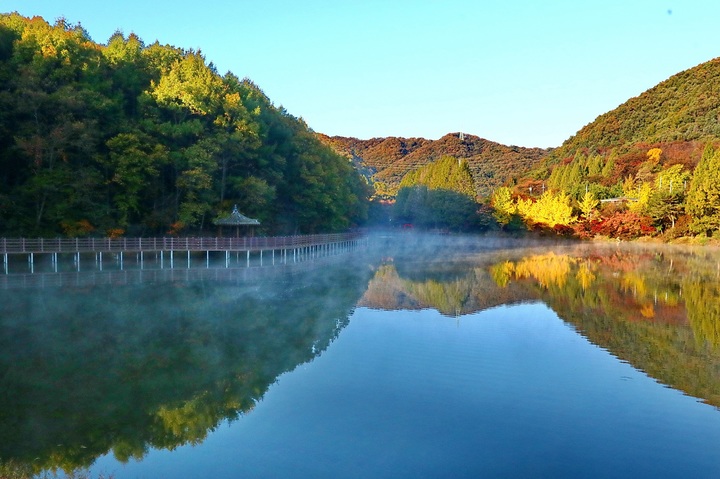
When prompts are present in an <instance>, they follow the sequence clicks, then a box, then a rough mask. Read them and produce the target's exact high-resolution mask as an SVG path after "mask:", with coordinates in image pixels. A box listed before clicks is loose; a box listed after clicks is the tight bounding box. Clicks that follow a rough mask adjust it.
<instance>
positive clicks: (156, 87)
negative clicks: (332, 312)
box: [0, 14, 369, 236]
mask: <svg viewBox="0 0 720 479" xmlns="http://www.w3.org/2000/svg"><path fill="white" fill-rule="evenodd" d="M368 196H369V188H368V186H367V184H366V183H365V181H364V180H363V179H362V178H361V176H360V175H358V174H357V172H356V170H355V169H354V168H353V167H352V164H351V163H350V162H349V161H348V160H347V159H346V158H345V157H343V156H341V155H338V154H337V153H335V152H334V151H333V150H332V149H331V148H329V147H327V146H325V145H323V144H322V143H321V142H320V141H319V140H318V139H317V137H316V136H315V134H314V133H313V132H312V131H311V130H310V129H309V128H308V126H307V125H306V124H305V123H304V122H303V121H302V120H301V119H298V118H296V117H294V116H292V115H290V114H289V113H288V112H286V111H285V110H284V109H283V108H281V107H276V106H275V105H274V104H273V103H272V102H271V100H270V99H269V98H268V97H267V96H266V95H265V94H264V93H263V92H262V90H261V89H260V88H259V87H258V86H256V85H255V84H254V83H253V82H252V81H250V80H247V79H245V80H241V79H239V78H238V77H237V76H235V75H234V74H232V73H229V72H228V73H226V74H224V75H221V74H219V73H218V72H217V71H216V69H215V67H214V66H213V64H212V63H208V62H207V61H206V59H205V58H204V57H203V55H202V53H201V52H200V51H192V50H183V49H179V48H176V47H173V46H170V45H161V44H160V43H158V42H155V43H153V44H151V45H146V44H144V43H143V41H142V40H141V39H140V38H138V37H137V36H135V35H133V34H130V35H127V36H126V35H123V34H122V33H120V32H117V33H116V34H114V35H113V36H112V37H111V38H110V39H109V40H108V41H107V43H105V44H100V43H96V42H95V41H93V40H92V39H91V38H90V37H89V35H88V33H87V32H86V31H84V30H83V29H82V28H81V27H80V26H79V25H78V26H75V25H69V24H67V23H66V22H64V21H63V20H59V21H58V22H57V23H55V24H54V25H50V24H48V23H47V22H46V21H45V20H43V19H42V18H39V17H36V18H32V19H28V18H24V17H22V16H20V15H17V14H6V15H0V235H3V236H13V235H61V234H63V235H69V236H81V235H99V236H104V235H108V234H109V235H120V234H126V235H151V234H152V235H156V234H168V233H169V234H202V233H203V232H212V233H213V234H214V233H216V232H217V230H216V229H215V227H214V226H213V225H212V220H213V219H215V218H217V217H219V216H224V215H227V214H228V213H229V212H230V211H231V209H232V207H233V205H234V204H237V205H238V208H239V209H240V211H241V212H243V213H244V214H246V215H248V216H251V217H254V218H258V219H259V220H260V222H261V227H260V232H261V233H262V232H266V233H299V232H324V231H336V230H342V229H345V228H347V227H349V226H351V225H353V224H357V223H358V222H360V221H362V220H363V218H364V217H365V215H366V214H367V197H368Z"/></svg>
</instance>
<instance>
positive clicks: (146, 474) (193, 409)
mask: <svg viewBox="0 0 720 479" xmlns="http://www.w3.org/2000/svg"><path fill="white" fill-rule="evenodd" d="M371 245H374V246H371V247H369V248H367V249H361V250H357V251H352V252H349V253H344V254H341V255H338V256H335V257H328V258H321V259H318V260H317V261H309V262H306V263H303V264H300V265H279V266H265V267H263V268H259V267H258V268H237V269H231V270H229V271H224V273H223V274H222V275H218V276H214V277H211V276H207V275H197V276H195V275H190V276H188V279H187V280H180V279H177V278H176V277H171V278H168V279H167V280H161V278H162V277H161V276H156V275H149V276H148V277H149V278H151V280H150V281H148V282H141V281H140V282H125V283H123V282H120V281H118V282H116V284H107V282H103V281H100V282H99V284H91V283H90V282H79V283H78V284H79V285H78V286H77V287H70V286H63V287H46V288H37V287H33V288H29V287H26V288H23V287H14V288H8V289H5V290H0V300H1V301H2V302H1V303H0V304H1V306H0V477H3V475H5V476H8V477H28V476H30V475H32V474H39V475H40V476H46V477H47V476H50V477H52V476H54V475H56V474H57V475H60V476H62V475H64V474H63V471H67V472H70V473H71V474H75V475H76V476H78V475H79V476H82V475H83V474H88V475H89V476H90V477H99V476H103V477H109V476H110V477H114V478H117V479H121V478H141V477H142V478H151V477H173V478H195V477H213V478H235V477H259V478H264V477H266V478H275V477H290V478H295V477H298V478H306V477H312V478H325V477H327V478H337V477H343V478H377V477H392V478H402V477H408V478H410V477H412V478H416V477H453V478H457V477H468V478H469V477H473V478H475V477H553V478H558V477H613V478H615V477H688V476H691V477H717V467H718V464H720V449H719V448H718V447H717V445H718V444H720V411H718V407H719V406H720V253H718V251H717V250H711V249H702V248H697V249H690V248H681V247H670V246H654V245H645V246H643V245H629V244H621V243H619V244H590V243H585V244H578V243H568V242H555V241H544V242H531V241H522V240H512V239H507V238H491V237H454V236H422V235H417V234H413V233H411V234H404V235H386V236H378V237H376V238H374V239H373V240H372V241H371ZM95 274H96V275H97V273H95ZM108 274H109V273H108ZM72 471H80V472H79V473H77V472H72Z"/></svg>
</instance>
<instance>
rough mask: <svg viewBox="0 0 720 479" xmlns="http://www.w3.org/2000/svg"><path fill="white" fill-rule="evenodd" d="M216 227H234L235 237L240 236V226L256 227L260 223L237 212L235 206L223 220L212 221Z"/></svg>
mask: <svg viewBox="0 0 720 479" xmlns="http://www.w3.org/2000/svg"><path fill="white" fill-rule="evenodd" d="M214 223H215V224H216V225H218V226H235V236H236V237H238V236H240V226H257V225H259V224H260V222H259V221H258V220H256V219H253V218H248V217H247V216H245V215H243V214H242V213H240V212H239V211H238V208H237V205H235V206H234V207H233V210H232V213H230V215H229V216H225V217H224V218H219V219H217V220H215V221H214Z"/></svg>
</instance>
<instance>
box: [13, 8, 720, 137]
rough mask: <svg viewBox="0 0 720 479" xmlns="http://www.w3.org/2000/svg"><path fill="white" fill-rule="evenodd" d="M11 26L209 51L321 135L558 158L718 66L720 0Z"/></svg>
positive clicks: (68, 11)
mask: <svg viewBox="0 0 720 479" xmlns="http://www.w3.org/2000/svg"><path fill="white" fill-rule="evenodd" d="M0 11H2V12H12V11H17V12H19V13H20V14H22V15H25V16H34V15H39V16H42V17H44V18H45V19H46V20H48V21H50V22H51V23H53V22H54V21H55V19H57V18H59V17H65V18H66V19H67V20H68V21H69V22H71V23H73V24H75V23H81V24H82V26H83V27H85V28H86V29H87V31H88V32H89V33H90V35H91V36H92V38H93V39H94V40H95V41H97V42H100V43H105V42H106V41H107V39H108V38H109V37H110V35H111V34H112V33H113V32H114V31H115V30H118V29H119V30H122V31H123V32H124V33H126V34H128V33H131V32H135V33H136V34H138V35H139V36H140V37H141V38H142V39H143V40H144V41H145V43H146V44H150V43H153V42H154V41H155V40H158V41H159V42H160V43H162V44H170V45H174V46H177V47H181V48H186V49H200V50H201V51H202V52H203V54H204V55H205V57H206V59H207V60H208V61H209V62H213V63H214V64H215V66H216V67H217V68H218V71H219V72H220V73H224V72H226V71H228V70H229V71H232V72H233V73H235V74H236V75H238V76H239V77H248V78H250V79H252V80H253V81H254V82H255V83H257V84H258V85H259V86H260V87H261V88H262V89H263V90H264V91H265V93H267V94H268V96H269V97H270V98H271V100H272V101H273V102H274V103H275V104H276V105H282V106H284V107H285V108H286V109H287V110H288V111H289V112H290V113H291V114H293V115H295V116H299V117H302V118H304V119H305V121H306V122H307V123H308V124H309V126H310V127H311V128H312V129H313V130H315V131H318V132H322V133H326V134H329V135H343V136H355V137H358V138H371V137H378V136H404V137H424V138H429V139H436V138H439V137H441V136H442V135H444V134H445V133H449V132H457V131H463V132H465V133H471V134H474V135H478V136H481V137H483V138H487V139H489V140H493V141H497V142H500V143H504V144H509V145H519V146H541V147H548V146H559V145H560V144H561V143H562V142H563V141H564V140H566V139H567V138H568V137H570V136H571V135H573V134H575V133H576V132H577V131H578V130H579V129H580V128H582V127H583V126H584V125H586V124H587V123H590V122H591V121H593V120H594V119H595V118H596V117H597V116H598V115H600V114H602V113H605V112H607V111H609V110H612V109H613V108H615V107H617V106H618V105H620V104H621V103H623V102H625V101H626V100H628V99H629V98H631V97H633V96H637V95H639V94H640V93H642V92H643V91H645V90H647V89H648V88H650V87H652V86H654V85H656V84H657V83H659V82H660V81H662V80H664V79H666V78H668V77H670V76H671V75H673V74H675V73H678V72H680V71H682V70H685V69H687V68H691V67H693V66H695V65H697V64H699V63H702V62H705V61H707V60H710V59H712V58H715V57H718V56H720V29H719V28H717V25H716V24H717V19H719V18H720V2H717V1H716V0H709V1H700V0H697V1H696V0H682V1H678V0H660V1H657V0H638V1H633V0H601V1H596V0H589V1H582V2H580V1H577V0H573V1H565V0H557V1H553V0H546V1H539V0H538V1H528V0H524V1H523V0H503V1H493V2H488V1H482V0H474V1H473V0H444V1H409V0H382V1H377V0H358V1H343V0H333V1H331V0H305V1H302V0H257V1H245V0H235V1H233V2H207V3H203V2H197V1H193V2H190V1H188V0H172V1H166V0H155V1H151V0H144V1H138V0H124V1H122V2H100V1H97V0H63V1H58V0H0Z"/></svg>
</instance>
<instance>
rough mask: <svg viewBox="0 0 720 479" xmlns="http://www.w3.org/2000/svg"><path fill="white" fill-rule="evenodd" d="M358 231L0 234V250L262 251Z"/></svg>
mask: <svg viewBox="0 0 720 479" xmlns="http://www.w3.org/2000/svg"><path fill="white" fill-rule="evenodd" d="M359 236H360V234H359V233H337V234H324V235H299V236H267V237H265V236H258V237H240V238H208V237H198V238H175V237H162V238H0V254H28V253H36V254H40V253H120V252H127V253H137V252H141V251H144V252H160V251H166V252H169V251H261V250H273V249H274V250H283V249H292V248H307V247H310V246H319V245H328V244H333V243H342V242H345V241H352V240H355V239H357V238H358V237H359Z"/></svg>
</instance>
